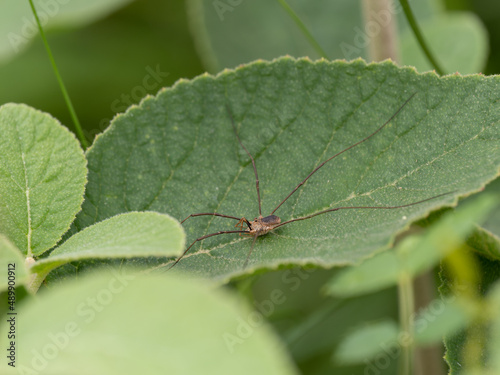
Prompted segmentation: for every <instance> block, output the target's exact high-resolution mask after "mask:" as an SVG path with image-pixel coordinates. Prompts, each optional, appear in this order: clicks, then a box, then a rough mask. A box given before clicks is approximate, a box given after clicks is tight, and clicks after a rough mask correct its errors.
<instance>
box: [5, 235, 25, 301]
mask: <svg viewBox="0 0 500 375" xmlns="http://www.w3.org/2000/svg"><path fill="white" fill-rule="evenodd" d="M0 270H1V271H0V276H1V279H0V293H1V292H3V291H4V290H7V287H8V286H9V271H12V272H13V275H12V276H14V277H13V278H12V280H11V281H13V282H15V286H19V285H21V284H23V283H24V282H25V281H26V280H27V278H28V271H27V270H26V267H25V266H24V258H23V257H22V255H21V252H20V251H19V249H17V248H16V247H15V246H14V245H12V243H11V242H10V241H9V240H8V239H7V238H5V237H4V236H2V235H0ZM11 285H12V286H14V285H13V284H11Z"/></svg>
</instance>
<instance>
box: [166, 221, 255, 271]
mask: <svg viewBox="0 0 500 375" xmlns="http://www.w3.org/2000/svg"><path fill="white" fill-rule="evenodd" d="M228 233H248V232H247V231H244V230H224V231H220V232H216V233H210V234H207V235H205V236H202V237H200V238H197V239H196V240H194V241H193V243H192V244H191V245H189V247H188V248H187V249H186V250H184V252H183V253H182V255H181V256H180V257H179V258H177V260H176V261H175V262H174V263H173V264H172V265H171V266H170V267H168V269H167V271H168V270H169V269H171V268H172V267H173V266H175V265H176V264H177V263H179V261H180V260H181V259H182V258H184V255H186V253H187V252H188V251H189V249H191V248H192V247H193V245H194V244H195V243H196V242H198V241H201V240H204V239H205V238H208V237H213V236H218V235H219V234H228Z"/></svg>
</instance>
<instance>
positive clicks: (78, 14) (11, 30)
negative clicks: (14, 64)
mask: <svg viewBox="0 0 500 375" xmlns="http://www.w3.org/2000/svg"><path fill="white" fill-rule="evenodd" d="M130 1H131V0H107V1H99V0H91V1H88V0H71V1H61V0H52V1H51V0H33V3H34V5H35V8H36V10H37V13H38V18H39V19H40V22H41V23H42V26H43V27H44V28H46V29H50V28H62V27H75V26H80V25H85V24H88V23H90V22H92V21H95V20H97V19H99V18H103V17H105V16H107V15H108V14H109V13H111V12H113V11H114V10H116V9H117V8H119V7H121V6H123V5H125V4H127V3H129V2H130ZM0 35H1V38H0V61H2V60H7V59H9V58H11V57H13V56H14V55H15V54H17V53H19V52H21V51H22V50H24V49H25V48H26V47H27V46H28V45H29V44H30V42H31V40H32V39H33V38H34V37H35V36H37V35H38V26H37V24H36V21H35V17H34V16H33V12H32V10H31V8H30V4H29V2H28V1H9V0H0Z"/></svg>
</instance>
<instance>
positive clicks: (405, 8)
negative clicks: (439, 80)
mask: <svg viewBox="0 0 500 375" xmlns="http://www.w3.org/2000/svg"><path fill="white" fill-rule="evenodd" d="M399 2H400V3H401V6H402V7H403V11H404V13H405V16H406V19H407V20H408V23H409V24H410V27H411V29H412V31H413V33H414V34H415V37H416V38H417V41H418V43H419V44H420V48H422V51H423V52H424V54H425V56H426V57H427V59H428V60H429V62H430V63H431V65H432V66H433V67H434V69H435V70H436V72H437V73H438V74H439V75H444V74H445V73H444V70H443V69H441V66H440V65H439V64H438V62H437V60H436V59H435V58H434V55H433V54H432V53H431V51H430V49H429V47H428V46H427V43H426V41H425V39H424V36H423V35H422V32H421V31H420V27H419V26H418V24H417V21H416V20H415V17H414V15H413V12H412V10H411V8H410V4H409V3H408V0H399Z"/></svg>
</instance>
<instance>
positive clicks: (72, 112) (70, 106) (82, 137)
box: [28, 0, 88, 149]
mask: <svg viewBox="0 0 500 375" xmlns="http://www.w3.org/2000/svg"><path fill="white" fill-rule="evenodd" d="M28 1H29V3H30V6H31V10H32V11H33V15H34V16H35V20H36V23H37V25H38V30H40V36H41V37H42V41H43V44H44V45H45V49H46V50H47V54H48V55H49V60H50V63H51V64H52V68H53V69H54V73H55V75H56V79H57V82H58V83H59V87H60V88H61V91H62V94H63V97H64V101H65V102H66V105H67V107H68V110H69V113H70V115H71V118H72V120H73V123H74V124H75V129H76V134H77V135H78V138H79V139H80V142H81V144H82V147H83V148H84V149H86V148H87V147H88V143H87V140H86V139H85V135H84V134H83V130H82V127H81V126H80V122H79V121H78V117H77V116H76V112H75V109H74V108H73V104H72V102H71V99H70V97H69V94H68V91H67V90H66V87H65V86H64V82H63V80H62V78H61V75H60V74H59V70H58V69H57V65H56V61H55V60H54V56H53V55H52V51H51V50H50V47H49V43H48V42H47V38H46V37H45V33H44V32H43V28H42V24H41V23H40V19H39V18H38V13H37V12H36V9H35V5H34V4H33V0H28Z"/></svg>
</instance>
